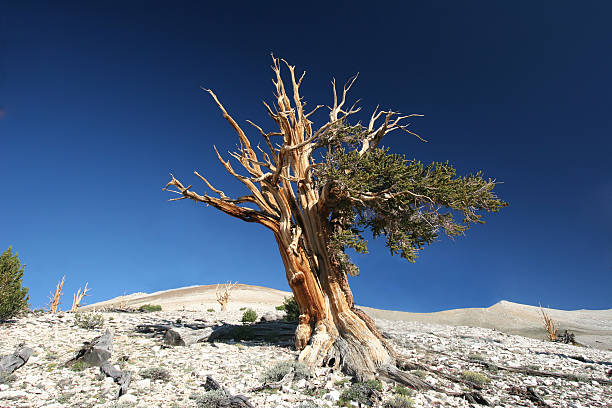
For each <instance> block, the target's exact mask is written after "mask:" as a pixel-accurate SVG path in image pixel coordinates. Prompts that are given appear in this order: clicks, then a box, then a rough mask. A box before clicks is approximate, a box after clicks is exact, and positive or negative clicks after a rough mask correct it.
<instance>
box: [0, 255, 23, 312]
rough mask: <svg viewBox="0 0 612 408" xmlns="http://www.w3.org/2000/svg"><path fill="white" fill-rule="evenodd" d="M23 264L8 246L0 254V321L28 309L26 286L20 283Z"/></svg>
mask: <svg viewBox="0 0 612 408" xmlns="http://www.w3.org/2000/svg"><path fill="white" fill-rule="evenodd" d="M24 270H25V265H21V262H20V261H19V257H18V256H17V254H16V253H15V254H14V255H13V252H12V248H11V247H9V248H8V249H7V250H6V251H4V252H3V253H2V255H0V321H5V320H8V319H11V318H13V317H17V316H19V315H20V314H21V313H23V312H24V311H25V310H27V309H28V301H29V300H30V297H29V296H28V288H24V287H23V286H22V285H21V280H22V279H23V271H24Z"/></svg>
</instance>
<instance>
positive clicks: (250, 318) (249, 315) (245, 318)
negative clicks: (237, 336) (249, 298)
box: [242, 309, 257, 323]
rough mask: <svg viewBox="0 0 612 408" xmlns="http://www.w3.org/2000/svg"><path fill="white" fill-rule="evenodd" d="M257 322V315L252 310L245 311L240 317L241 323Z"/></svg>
mask: <svg viewBox="0 0 612 408" xmlns="http://www.w3.org/2000/svg"><path fill="white" fill-rule="evenodd" d="M255 320H257V313H256V312H255V311H254V310H253V309H247V310H246V311H245V312H244V313H243V315H242V323H252V322H254V321H255Z"/></svg>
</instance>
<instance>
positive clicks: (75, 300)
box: [70, 282, 89, 312]
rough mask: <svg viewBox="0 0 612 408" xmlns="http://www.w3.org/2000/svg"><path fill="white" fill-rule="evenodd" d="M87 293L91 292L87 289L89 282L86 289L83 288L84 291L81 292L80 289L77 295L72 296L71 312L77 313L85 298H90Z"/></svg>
mask: <svg viewBox="0 0 612 408" xmlns="http://www.w3.org/2000/svg"><path fill="white" fill-rule="evenodd" d="M87 292H89V288H88V287H87V282H85V287H84V288H83V291H82V292H81V288H79V290H77V293H75V294H73V295H72V308H71V309H70V311H71V312H76V311H77V310H78V309H79V307H80V306H81V301H82V300H83V298H84V297H85V296H89V295H88V294H87Z"/></svg>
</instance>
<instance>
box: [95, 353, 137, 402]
mask: <svg viewBox="0 0 612 408" xmlns="http://www.w3.org/2000/svg"><path fill="white" fill-rule="evenodd" d="M100 372H101V373H102V374H104V375H106V376H107V377H111V378H112V379H113V380H115V382H116V383H117V384H119V391H118V392H117V398H119V397H121V396H122V395H124V394H127V390H128V387H129V386H130V382H131V380H132V372H131V371H120V370H118V369H117V368H116V367H115V366H113V365H112V364H111V363H109V362H108V361H105V362H104V363H102V365H101V366H100Z"/></svg>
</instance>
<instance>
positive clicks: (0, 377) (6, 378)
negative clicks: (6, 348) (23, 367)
mask: <svg viewBox="0 0 612 408" xmlns="http://www.w3.org/2000/svg"><path fill="white" fill-rule="evenodd" d="M16 379H17V377H16V376H15V374H8V373H5V372H3V371H0V384H9V383H12V382H13V381H15V380H16Z"/></svg>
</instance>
